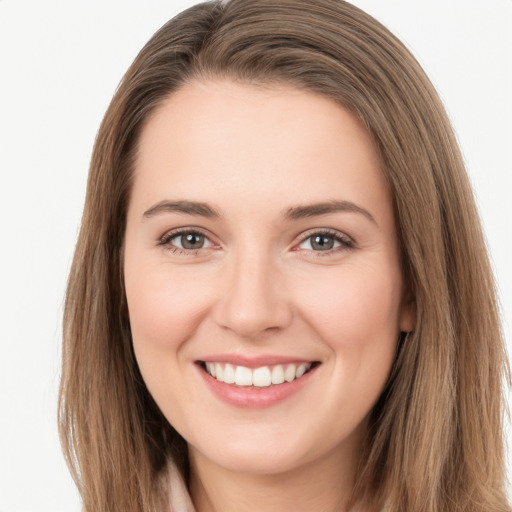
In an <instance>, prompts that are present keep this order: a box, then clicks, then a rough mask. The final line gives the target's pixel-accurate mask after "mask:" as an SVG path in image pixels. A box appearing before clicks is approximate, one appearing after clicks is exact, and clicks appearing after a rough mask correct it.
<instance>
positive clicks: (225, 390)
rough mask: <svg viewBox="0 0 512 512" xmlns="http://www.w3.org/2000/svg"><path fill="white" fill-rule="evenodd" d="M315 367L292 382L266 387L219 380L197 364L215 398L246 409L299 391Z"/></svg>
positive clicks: (259, 406)
mask: <svg viewBox="0 0 512 512" xmlns="http://www.w3.org/2000/svg"><path fill="white" fill-rule="evenodd" d="M317 368H318V366H315V367H313V368H312V369H311V370H309V371H308V372H307V373H306V374H304V375H303V376H302V377H300V378H298V379H295V380H293V381H292V382H284V383H283V384H275V385H273V386H269V387H266V388H258V387H243V386H236V385H235V384H226V383H225V382H219V381H218V380H217V379H215V378H214V377H212V376H211V375H210V374H209V373H207V372H206V371H205V370H204V369H203V368H202V367H201V366H198V370H199V373H200V374H201V376H202V378H203V380H204V382H205V383H206V385H207V386H208V387H209V389H210V390H211V391H212V393H213V394H214V395H215V396H216V397H217V398H219V399H220V400H222V401H223V402H225V403H227V404H229V405H233V406H235V407H242V408H246V409H263V408H265V407H271V406H272V405H275V404H278V403H279V402H282V401H283V400H285V399H286V398H288V397H290V396H291V395H294V394H295V393H297V392H298V391H300V390H301V389H302V388H303V387H304V386H305V385H306V384H307V383H308V382H309V381H310V380H311V377H312V376H313V374H314V373H315V372H316V370H317Z"/></svg>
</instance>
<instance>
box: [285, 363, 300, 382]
mask: <svg viewBox="0 0 512 512" xmlns="http://www.w3.org/2000/svg"><path fill="white" fill-rule="evenodd" d="M296 371H297V367H296V366H295V365H294V364H289V365H288V366H287V367H286V370H285V371H284V380H285V381H286V382H291V381H292V380H295V372H296Z"/></svg>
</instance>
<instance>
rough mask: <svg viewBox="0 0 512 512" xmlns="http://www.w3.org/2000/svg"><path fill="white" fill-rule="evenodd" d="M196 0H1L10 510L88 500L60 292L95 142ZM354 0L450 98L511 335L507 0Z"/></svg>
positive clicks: (1, 283) (1, 429)
mask: <svg viewBox="0 0 512 512" xmlns="http://www.w3.org/2000/svg"><path fill="white" fill-rule="evenodd" d="M311 1H314V0H311ZM193 3H195V2H192V1H190V0H187V1H185V0H182V1H178V0H167V1H163V0H144V1H143V0H89V1H87V2H82V1H78V0H61V1H58V0H0V236H1V238H0V240H1V242H0V243H1V246H0V247H1V250H0V511H1V512H29V511H30V512H32V511H33V512H36V511H37V512H50V511H51V512H60V511H67V512H78V511H79V510H80V501H79V498H78V496H77V494H76V491H75V489H74V485H73V482H72V481H71V479H70V477H69V476H68V472H67V468H66V467H65V464H64V461H63V458H62V456H61V453H60V446H59V442H58V435H57V427H56V399H57V387H58V380H59V371H60V370H59V355H60V340H61V332H60V331H61V315H62V304H63V296H64V291H65V285H66V279H67V273H68V270H69V265H70V261H71V257H72V253H73V248H74V244H75V240H76V236H77V231H78V227H79V223H80V215H81V210H82V206H83V201H84V193H85V184H86V177H87V168H88V163H89V159H90V155H91V150H92V145H93V142H94V137H95V134H96V131H97V129H98V126H99V124H100V121H101V118H102V116H103V113H104V111H105V109H106V107H107V105H108V103H109V101H110V99H111V97H112V94H113V93H114V90H115V88H116V85H117V84H118V82H119V80H120V78H121V76H122V75H123V73H124V71H125V70H126V69H127V67H128V66H129V64H130V63H131V61H132V60H133V58H134V57H135V55H136V53H137V52H138V51H139V50H140V48H141V47H142V46H143V44H144V43H145V42H146V41H147V40H148V38H149V37H150V36H151V35H152V34H153V33H154V32H155V31H156V30H157V29H158V28H159V27H160V26H161V25H162V24H163V23H164V22H165V21H167V20H168V19H169V18H170V17H172V16H173V15H174V14H176V13H177V12H179V11H181V10H182V9H184V8H186V7H188V6H190V5H192V4H193ZM353 3H355V4H356V5H358V6H359V7H361V8H363V9H365V10H366V11H368V12H369V13H370V14H372V15H374V16H375V17H377V18H378V19H379V20H381V21H382V22H383V23H384V24H385V25H387V26H388V28H390V29H391V30H392V31H393V32H395V33H396V34H397V35H398V36H399V37H400V38H401V39H402V40H404V42H405V43H406V44H407V45H408V46H409V48H410V49H411V50H412V51H413V53H414V54H415V55H416V56H417V58H418V59H419V61H420V62H421V64H422V65H423V66H424V68H425V69H426V71H427V72H428V73H429V74H430V76H431V78H432V80H433V82H434V84H435V85H436V87H437V88H438V90H439V92H440V94H441V97H442V98H443V100H444V102H445V104H446V107H447V109H448V113H449V115H450V117H451V119H452V121H453V123H454V125H455V129H456V132H457V136H458V138H459V141H460V144H461V146H462V150H463V153H464V156H465V159H466V162H467V166H468V171H469V174H470V176H471V179H472V181H473V184H474V187H475V192H476V195H477V200H478V204H479V207H480V211H481V214H482V218H483V222H484V226H485V229H486V235H487V240H488V245H489V249H490V252H491V255H492V259H493V264H494V268H495V271H496V275H497V279H498V283H499V289H500V296H501V301H502V307H503V312H504V318H505V332H506V336H507V340H508V344H509V346H510V344H511V342H512V338H511V324H512V318H511V316H512V315H511V314H510V313H511V312H512V272H511V263H512V199H511V194H512V156H511V149H512V101H511V98H510V95H511V92H512V30H511V27H512V0H414V1H411V0H354V2H353ZM510 461H511V459H510V456H509V467H511V466H512V464H510Z"/></svg>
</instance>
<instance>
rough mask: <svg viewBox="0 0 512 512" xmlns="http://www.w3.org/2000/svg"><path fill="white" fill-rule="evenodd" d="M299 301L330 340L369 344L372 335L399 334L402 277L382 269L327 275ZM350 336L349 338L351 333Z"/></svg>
mask: <svg viewBox="0 0 512 512" xmlns="http://www.w3.org/2000/svg"><path fill="white" fill-rule="evenodd" d="M307 290H308V291H307V293H305V294H303V298H302V300H301V301H300V302H301V303H302V304H303V311H304V316H306V317H307V318H308V319H309V321H310V322H311V323H314V324H315V325H316V327H317V329H319V330H320V331H321V332H322V333H323V334H324V338H327V339H345V340H347V341H349V340H350V343H356V344H359V343H364V342H365V341H368V335H369V334H370V333H374V334H377V333H382V334H383V335H384V336H385V335H386V334H390V333H393V334H398V330H399V313H400V302H401V278H400V274H399V273H396V272H387V273H383V272H380V271H379V269H375V270H373V269H371V268H369V267H368V266H366V267H365V268H364V269H358V268H354V267H352V268H350V269H344V271H343V272H340V274H339V275H338V276H332V275H326V276H325V279H323V280H319V279H318V276H317V279H316V280H315V282H314V283H310V286H308V287H307ZM349 333H350V336H346V334H349Z"/></svg>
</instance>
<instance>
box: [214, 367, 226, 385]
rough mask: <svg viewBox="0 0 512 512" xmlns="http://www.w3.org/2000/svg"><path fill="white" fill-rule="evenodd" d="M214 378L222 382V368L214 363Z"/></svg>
mask: <svg viewBox="0 0 512 512" xmlns="http://www.w3.org/2000/svg"><path fill="white" fill-rule="evenodd" d="M215 378H216V379H217V380H220V381H221V382H224V368H222V365H221V364H220V363H215Z"/></svg>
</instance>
